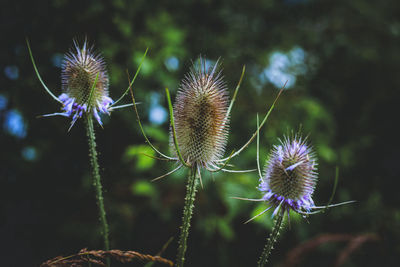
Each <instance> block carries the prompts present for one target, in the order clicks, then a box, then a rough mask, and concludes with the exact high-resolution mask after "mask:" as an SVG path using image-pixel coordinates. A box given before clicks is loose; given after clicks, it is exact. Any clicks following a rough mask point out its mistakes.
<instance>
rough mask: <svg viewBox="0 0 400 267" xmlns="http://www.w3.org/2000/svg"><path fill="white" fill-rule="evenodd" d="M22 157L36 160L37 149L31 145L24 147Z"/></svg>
mask: <svg viewBox="0 0 400 267" xmlns="http://www.w3.org/2000/svg"><path fill="white" fill-rule="evenodd" d="M21 154H22V157H23V158H24V159H25V160H27V161H34V160H35V159H36V158H37V153H36V149H35V148H34V147H31V146H27V147H24V148H23V149H22V151H21Z"/></svg>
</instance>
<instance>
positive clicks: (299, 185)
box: [259, 136, 318, 213]
mask: <svg viewBox="0 0 400 267" xmlns="http://www.w3.org/2000/svg"><path fill="white" fill-rule="evenodd" d="M316 166H317V162H316V157H315V154H314V152H313V151H312V148H311V147H310V146H309V145H308V144H306V141H305V140H304V139H302V138H301V137H298V136H294V137H292V138H289V137H286V138H284V140H283V141H281V142H280V145H277V146H274V148H273V149H272V151H271V154H270V157H269V160H268V161H267V164H266V168H265V171H264V175H263V176H262V177H261V178H260V186H259V190H260V191H261V192H263V193H264V196H263V200H265V201H267V202H269V203H270V204H272V206H275V207H277V208H276V211H277V210H279V209H278V207H282V208H283V210H285V211H289V210H294V211H296V212H300V213H301V212H303V211H305V212H309V211H310V210H311V209H313V208H315V205H314V202H313V200H312V194H313V192H314V188H315V186H316V183H317V179H318V173H317V168H316Z"/></svg>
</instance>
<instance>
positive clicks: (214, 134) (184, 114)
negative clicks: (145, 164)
mask: <svg viewBox="0 0 400 267" xmlns="http://www.w3.org/2000/svg"><path fill="white" fill-rule="evenodd" d="M196 67H197V68H196ZM217 67H218V62H217V63H216V64H215V65H214V66H211V67H209V68H207V67H206V62H205V61H204V60H203V59H202V58H200V59H199V65H198V66H196V65H193V67H192V69H191V71H190V72H189V74H187V75H186V76H185V78H184V79H183V81H182V83H181V85H180V87H179V90H178V93H177V96H176V100H175V105H174V118H175V129H176V138H177V141H178V144H179V149H180V151H181V154H182V157H183V159H184V160H185V161H186V162H187V163H188V164H190V165H198V166H204V167H208V166H209V165H210V164H213V163H214V162H215V161H216V160H218V159H220V158H221V157H222V156H223V153H224V151H225V146H226V142H227V135H228V105H229V96H228V92H227V88H226V84H225V82H224V80H223V76H222V75H221V72H220V71H218V72H217V70H216V69H217ZM170 139H171V142H170V143H171V147H172V146H173V141H172V133H171V138H170Z"/></svg>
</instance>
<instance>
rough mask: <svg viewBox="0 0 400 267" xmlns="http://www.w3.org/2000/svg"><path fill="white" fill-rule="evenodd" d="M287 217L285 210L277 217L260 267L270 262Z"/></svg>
mask: <svg viewBox="0 0 400 267" xmlns="http://www.w3.org/2000/svg"><path fill="white" fill-rule="evenodd" d="M284 215H285V212H284V211H283V210H281V211H280V212H279V214H278V215H277V217H276V219H275V224H274V228H273V229H272V232H271V234H270V235H269V238H268V239H267V244H266V245H265V247H264V250H263V252H262V254H261V257H260V259H259V261H258V265H257V266H258V267H263V266H264V265H265V264H266V263H267V261H268V257H269V255H270V254H271V251H272V249H273V248H274V247H273V246H274V244H275V242H276V240H277V239H278V236H279V231H280V230H281V229H282V226H283V225H282V221H283V217H284Z"/></svg>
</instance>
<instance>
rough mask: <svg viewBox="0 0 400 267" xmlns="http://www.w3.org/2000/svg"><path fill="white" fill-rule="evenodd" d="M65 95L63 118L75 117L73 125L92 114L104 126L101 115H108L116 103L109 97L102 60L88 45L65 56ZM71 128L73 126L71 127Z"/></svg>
mask: <svg viewBox="0 0 400 267" xmlns="http://www.w3.org/2000/svg"><path fill="white" fill-rule="evenodd" d="M61 78H62V91H63V93H62V94H61V95H60V96H59V97H58V98H59V100H61V102H62V103H63V108H62V109H63V110H64V111H65V113H64V116H68V117H72V123H71V124H72V125H73V124H74V123H75V121H76V120H77V119H78V118H80V117H82V115H83V114H84V113H91V114H93V116H94V117H95V118H96V120H97V121H98V123H99V124H100V125H101V124H102V122H101V119H100V116H99V113H98V112H100V113H106V114H109V107H110V105H111V104H112V103H113V100H112V99H111V98H110V97H108V74H107V70H106V65H105V62H104V60H103V58H102V57H101V56H100V55H99V54H96V53H94V52H93V48H92V47H88V45H87V42H86V41H85V42H84V44H83V46H82V48H81V47H79V45H78V44H77V43H76V42H75V49H74V50H71V51H70V52H69V53H67V54H65V56H64V61H63V63H62V72H61ZM72 125H71V126H72Z"/></svg>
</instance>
